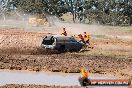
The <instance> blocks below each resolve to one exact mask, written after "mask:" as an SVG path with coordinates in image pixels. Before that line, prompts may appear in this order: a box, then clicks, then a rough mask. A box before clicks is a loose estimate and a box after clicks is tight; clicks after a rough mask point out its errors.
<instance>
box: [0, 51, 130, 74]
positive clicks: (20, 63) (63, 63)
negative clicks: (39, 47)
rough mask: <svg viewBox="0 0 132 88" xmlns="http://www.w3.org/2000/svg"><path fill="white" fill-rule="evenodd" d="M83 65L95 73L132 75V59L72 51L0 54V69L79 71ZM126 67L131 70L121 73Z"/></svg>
mask: <svg viewBox="0 0 132 88" xmlns="http://www.w3.org/2000/svg"><path fill="white" fill-rule="evenodd" d="M82 67H85V68H88V67H89V68H90V69H91V70H92V72H93V73H99V74H106V73H107V72H113V73H116V72H118V73H120V75H122V76H129V77H131V76H132V75H131V74H130V75H127V73H130V71H131V68H132V59H123V58H120V59H118V58H113V57H107V56H86V55H77V54H71V53H66V54H52V55H19V54H13V55H12V54H11V55H7V54H1V55H0V69H10V70H14V69H15V70H29V71H51V72H64V73H79V72H80V69H81V68H82ZM124 69H125V70H126V69H127V70H129V71H128V72H127V71H125V73H121V71H122V70H124Z"/></svg>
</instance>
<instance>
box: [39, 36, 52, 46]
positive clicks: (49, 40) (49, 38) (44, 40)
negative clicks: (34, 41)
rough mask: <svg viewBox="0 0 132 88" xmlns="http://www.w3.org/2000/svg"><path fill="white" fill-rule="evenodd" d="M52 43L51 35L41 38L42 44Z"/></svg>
mask: <svg viewBox="0 0 132 88" xmlns="http://www.w3.org/2000/svg"><path fill="white" fill-rule="evenodd" d="M53 43H54V38H53V36H46V37H45V38H44V39H43V42H42V44H44V45H52V44H53Z"/></svg>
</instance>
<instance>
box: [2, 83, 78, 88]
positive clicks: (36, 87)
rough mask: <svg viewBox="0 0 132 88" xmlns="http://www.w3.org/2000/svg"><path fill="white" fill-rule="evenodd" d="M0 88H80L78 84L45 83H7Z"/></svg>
mask: <svg viewBox="0 0 132 88" xmlns="http://www.w3.org/2000/svg"><path fill="white" fill-rule="evenodd" d="M0 88H80V87H79V86H74V87H73V86H63V87H62V86H47V85H24V84H23V85H17V84H16V85H14V84H9V85H5V86H0Z"/></svg>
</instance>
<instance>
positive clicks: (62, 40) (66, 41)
mask: <svg viewBox="0 0 132 88" xmlns="http://www.w3.org/2000/svg"><path fill="white" fill-rule="evenodd" d="M41 45H42V47H43V48H45V49H48V50H57V51H59V52H65V51H69V52H71V51H80V50H81V49H82V47H83V44H82V43H81V42H78V41H77V40H76V39H75V38H74V37H72V36H62V35H49V36H46V37H44V38H43V41H42V44H41Z"/></svg>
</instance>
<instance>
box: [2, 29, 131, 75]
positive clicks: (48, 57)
mask: <svg viewBox="0 0 132 88" xmlns="http://www.w3.org/2000/svg"><path fill="white" fill-rule="evenodd" d="M43 36H45V34H44V33H36V32H24V31H18V30H11V31H10V30H5V29H3V30H1V31H0V53H1V54H0V69H11V70H13V69H15V70H30V71H41V70H44V71H52V72H66V73H67V72H68V73H70V72H72V73H77V72H80V68H81V67H85V68H88V67H90V69H92V72H93V73H100V74H107V73H109V72H111V73H113V74H114V75H115V74H117V73H118V75H121V76H127V77H128V76H129V77H132V74H131V71H132V69H131V68H132V59H125V58H117V57H113V56H112V57H111V56H105V55H96V54H95V55H94V54H93V55H81V54H79V53H65V54H51V53H47V51H45V50H44V49H41V48H40V45H41V41H42V37H43ZM107 41H108V40H107ZM113 41H114V40H113ZM96 43H97V42H96ZM102 43H103V42H101V43H99V44H100V45H102ZM109 43H111V41H108V42H104V44H106V45H108V44H109ZM118 43H119V42H117V43H116V42H115V44H118ZM127 43H128V44H129V42H126V43H125V44H127ZM112 44H113V43H112ZM123 44H124V43H121V45H123ZM129 46H131V43H130V44H129ZM95 47H96V48H100V47H99V45H96V46H95ZM101 49H103V48H101ZM130 58H131V57H130ZM124 70H125V72H124ZM122 71H123V72H122ZM128 71H129V72H128Z"/></svg>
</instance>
